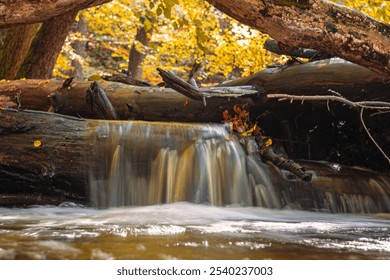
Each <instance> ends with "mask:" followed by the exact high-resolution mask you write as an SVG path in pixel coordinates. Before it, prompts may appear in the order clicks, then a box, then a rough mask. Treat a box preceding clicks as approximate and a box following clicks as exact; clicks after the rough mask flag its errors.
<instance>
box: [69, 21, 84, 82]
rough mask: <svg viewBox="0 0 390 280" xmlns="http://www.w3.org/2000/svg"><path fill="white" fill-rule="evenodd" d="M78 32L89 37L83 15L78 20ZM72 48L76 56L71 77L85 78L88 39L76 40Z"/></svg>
mask: <svg viewBox="0 0 390 280" xmlns="http://www.w3.org/2000/svg"><path fill="white" fill-rule="evenodd" d="M75 31H76V32H78V33H80V36H82V37H83V39H86V38H87V33H88V24H87V23H86V22H85V21H84V18H83V16H82V15H81V14H80V15H79V21H78V22H77V27H76V30H75ZM72 48H73V50H74V52H75V54H76V58H75V59H73V60H72V67H73V69H72V71H71V77H73V78H74V79H75V80H80V81H81V80H83V78H84V77H83V65H82V63H81V62H82V60H83V59H84V58H85V56H86V48H87V41H86V40H76V41H75V42H73V44H72Z"/></svg>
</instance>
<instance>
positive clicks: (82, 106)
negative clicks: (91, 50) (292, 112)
mask: <svg viewBox="0 0 390 280" xmlns="http://www.w3.org/2000/svg"><path fill="white" fill-rule="evenodd" d="M183 82H184V81H183ZM99 83H100V84H101V86H102V88H103V89H104V91H105V92H106V94H107V97H108V99H109V100H110V102H111V104H112V105H113V107H114V108H115V110H116V111H117V113H118V115H119V118H120V119H137V120H149V121H181V122H220V120H221V118H222V113H223V111H224V110H225V109H229V108H232V107H233V106H234V105H240V106H243V105H244V104H246V106H247V108H248V110H250V111H251V112H253V113H259V112H262V111H264V110H266V109H270V108H271V109H272V108H283V109H286V108H287V106H286V105H283V104H280V103H279V102H277V101H274V100H270V99H269V98H267V95H268V94H273V93H278V94H279V93H283V94H299V95H329V90H333V91H337V92H338V93H339V94H341V95H342V96H343V97H345V98H348V99H349V100H351V101H365V100H382V101H388V100H389V99H390V95H389V91H388V87H389V85H390V80H389V79H384V78H383V77H381V76H378V75H377V74H376V73H374V72H372V71H371V70H368V69H367V68H364V67H362V66H358V65H356V64H352V63H349V62H346V61H344V60H341V59H330V60H324V61H315V62H310V63H306V64H301V65H294V66H291V67H287V68H285V67H276V68H268V69H265V70H263V71H260V72H258V73H255V74H253V75H251V76H248V77H244V78H241V79H238V80H234V81H230V82H226V83H224V84H222V85H220V86H216V87H212V88H211V89H210V88H197V87H193V86H191V85H190V84H188V83H186V82H184V83H185V85H187V86H188V87H189V89H190V92H188V91H186V92H182V93H183V94H184V95H186V96H184V95H182V94H179V93H178V92H177V91H176V90H179V88H176V90H173V89H171V88H164V87H144V86H142V87H138V86H129V85H125V84H121V83H113V82H107V81H104V80H101V81H99ZM90 86H91V82H88V81H82V82H73V83H72V84H70V85H69V86H65V87H63V86H62V82H60V81H49V80H24V81H23V80H18V81H5V82H4V81H3V82H0V106H2V107H9V108H18V107H19V108H20V109H31V110H39V111H48V110H49V109H50V110H51V111H53V112H57V113H60V114H65V115H72V116H79V117H83V118H99V117H100V115H96V113H95V112H93V111H91V110H90V108H89V107H88V106H87V104H86V92H87V90H88V89H89V87H90ZM262 89H263V90H262ZM232 90H233V91H232ZM259 91H260V93H259ZM262 92H263V93H262ZM189 93H190V94H189ZM191 94H192V95H191ZM17 95H19V104H18V103H17V102H16V100H15V98H16V96H17ZM224 95H225V96H224ZM240 95H241V97H239V98H236V97H237V96H240ZM242 95H244V96H242ZM48 96H49V97H48ZM226 96H228V97H226ZM204 97H205V98H207V106H206V107H205V106H204V102H203V98H204ZM290 108H291V106H288V109H290ZM286 110H287V109H286ZM279 111H280V110H279ZM286 113H287V111H286Z"/></svg>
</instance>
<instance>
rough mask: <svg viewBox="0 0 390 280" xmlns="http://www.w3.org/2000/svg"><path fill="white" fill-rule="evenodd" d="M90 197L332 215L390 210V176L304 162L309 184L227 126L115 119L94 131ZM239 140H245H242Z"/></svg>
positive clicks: (110, 202) (114, 203) (103, 202)
mask: <svg viewBox="0 0 390 280" xmlns="http://www.w3.org/2000/svg"><path fill="white" fill-rule="evenodd" d="M92 137H93V140H92V145H94V153H93V154H92V155H91V162H92V164H91V167H90V174H89V186H90V202H91V205H92V206H95V207H98V208H107V207H118V206H130V205H153V204H163V203H173V202H179V201H188V202H193V203H199V204H208V205H215V206H223V205H237V206H259V207H265V208H289V209H301V210H311V211H323V212H330V213H377V212H390V175H389V174H378V173H375V172H373V171H370V170H364V169H359V168H353V167H345V166H340V165H338V164H333V163H328V162H318V161H317V162H312V161H306V162H305V161H303V162H300V163H301V164H302V165H303V166H304V167H305V168H306V169H307V170H311V172H312V174H313V179H312V181H311V182H304V181H302V180H300V179H297V178H295V176H294V175H293V174H291V173H289V172H288V171H285V170H279V169H278V168H276V167H275V166H273V165H272V164H270V163H267V164H265V163H263V162H262V161H261V160H260V158H259V155H258V154H259V153H258V147H257V145H256V144H255V143H254V142H253V141H251V140H246V141H244V142H245V143H240V142H239V141H238V140H237V139H236V138H235V137H234V136H232V135H231V134H229V133H228V132H227V130H226V128H225V127H224V126H223V125H216V124H214V125H207V124H182V123H148V122H141V121H134V122H110V123H102V124H101V125H100V126H98V127H97V128H96V132H95V133H94V135H92ZM240 141H243V140H242V139H241V140H240Z"/></svg>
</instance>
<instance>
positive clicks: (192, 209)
mask: <svg viewBox="0 0 390 280" xmlns="http://www.w3.org/2000/svg"><path fill="white" fill-rule="evenodd" d="M63 206H68V207H55V206H38V207H31V208H25V209H9V208H0V259H390V219H389V217H388V216H387V215H382V216H380V215H376V216H364V215H352V214H327V213H318V212H308V211H297V210H288V209H284V210H277V209H266V208H260V207H233V206H230V207H215V206H207V205H199V204H192V203H172V204H164V205H153V206H137V207H135V206H134V207H121V208H111V209H105V210H99V209H95V208H84V207H76V206H75V205H72V204H70V205H69V204H64V205H63ZM69 206H70V207H69Z"/></svg>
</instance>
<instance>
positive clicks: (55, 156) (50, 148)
mask: <svg viewBox="0 0 390 280" xmlns="http://www.w3.org/2000/svg"><path fill="white" fill-rule="evenodd" d="M94 126H95V123H93V122H92V123H90V122H89V121H86V120H81V119H77V118H73V117H67V116H61V115H55V114H49V113H45V114H42V113H39V112H33V111H30V112H28V111H6V110H0V138H1V141H2V143H3V144H4V145H1V146H0V178H1V179H0V180H1V183H0V193H2V194H4V193H7V194H17V195H18V196H19V195H20V196H21V197H24V196H26V195H32V194H35V195H38V194H42V195H43V196H49V197H56V198H60V199H62V200H63V201H68V200H76V201H78V200H83V201H84V200H85V198H86V186H87V178H88V172H87V171H88V166H89V165H88V164H89V161H88V158H89V155H90V154H91V153H92V146H91V142H90V136H89V135H90V133H91V130H93V128H94ZM5 143H8V144H5ZM11 151H12V152H11Z"/></svg>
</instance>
